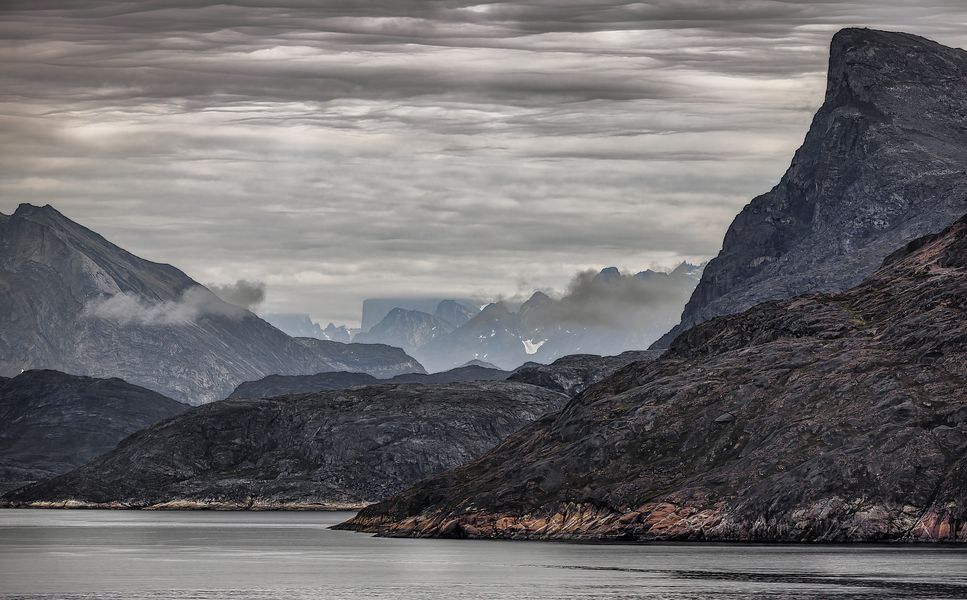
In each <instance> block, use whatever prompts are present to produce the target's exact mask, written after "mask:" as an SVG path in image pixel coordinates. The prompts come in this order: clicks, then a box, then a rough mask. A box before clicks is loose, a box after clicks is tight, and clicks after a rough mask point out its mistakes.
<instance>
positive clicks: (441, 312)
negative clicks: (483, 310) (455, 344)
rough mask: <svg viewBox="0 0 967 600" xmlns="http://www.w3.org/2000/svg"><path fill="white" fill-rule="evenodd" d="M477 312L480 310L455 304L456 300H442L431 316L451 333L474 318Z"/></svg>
mask: <svg viewBox="0 0 967 600" xmlns="http://www.w3.org/2000/svg"><path fill="white" fill-rule="evenodd" d="M479 312H480V309H478V308H476V307H469V306H467V305H466V304H461V303H459V302H457V301H456V300H444V301H443V302H440V304H438V305H437V307H436V311H434V313H433V316H434V317H435V318H436V319H437V320H439V321H443V322H444V323H446V324H447V325H448V326H449V327H450V330H451V331H452V330H454V329H456V328H457V327H460V326H461V325H463V324H464V323H466V322H467V321H469V320H470V319H472V318H474V316H475V315H476V314H477V313H479Z"/></svg>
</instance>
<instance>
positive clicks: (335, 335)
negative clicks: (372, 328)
mask: <svg viewBox="0 0 967 600" xmlns="http://www.w3.org/2000/svg"><path fill="white" fill-rule="evenodd" d="M259 317H261V318H262V319H263V320H264V321H265V322H267V323H268V324H269V325H272V326H273V327H275V328H276V329H278V330H279V331H281V332H283V333H285V334H286V335H289V336H292V337H307V338H315V339H317V340H329V341H333V342H342V343H343V344H348V343H350V342H352V341H353V333H354V332H353V331H352V330H350V329H349V328H348V327H346V326H345V325H333V324H332V323H329V324H328V325H326V326H325V327H324V328H323V327H320V326H319V324H318V323H316V322H314V321H313V320H312V319H311V318H310V317H309V315H306V314H299V313H262V314H259Z"/></svg>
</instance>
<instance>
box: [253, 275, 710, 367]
mask: <svg viewBox="0 0 967 600" xmlns="http://www.w3.org/2000/svg"><path fill="white" fill-rule="evenodd" d="M703 270H704V264H701V265H692V264H689V263H682V264H680V265H679V266H678V267H676V268H675V269H673V270H671V271H668V272H663V271H655V270H651V269H648V270H645V271H641V272H638V273H635V274H624V273H621V272H619V270H618V269H617V268H615V267H608V268H605V269H602V270H601V271H599V272H596V271H582V272H580V273H577V274H576V275H575V276H574V277H573V279H572V280H571V281H570V283H569V284H568V286H567V288H566V289H565V290H564V291H563V292H560V293H557V292H553V291H549V292H544V291H536V292H534V293H533V294H532V295H531V296H529V297H528V298H527V299H526V300H524V301H523V302H521V301H519V300H518V301H514V300H508V299H501V300H497V301H494V302H490V303H485V304H484V305H483V306H482V307H478V306H477V305H476V304H475V303H474V302H473V301H472V300H467V299H443V298H378V299H367V300H366V301H364V302H363V309H362V323H363V328H362V329H361V330H359V331H358V332H350V330H349V329H347V328H345V327H338V328H337V327H336V326H334V325H333V324H331V323H330V324H329V325H328V326H327V327H326V328H325V329H323V328H322V327H320V326H319V325H318V324H316V323H314V322H312V321H311V320H310V319H309V316H308V315H272V314H267V315H262V316H263V318H265V319H266V320H267V321H269V322H270V323H272V324H274V325H276V326H277V327H279V328H280V329H282V330H283V331H285V332H286V333H289V334H290V335H304V336H309V337H316V338H319V339H330V340H336V341H348V340H349V339H351V340H352V341H354V342H357V343H366V344H386V345H389V346H396V347H398V348H402V349H403V350H404V351H405V352H407V353H408V354H410V355H412V356H413V357H414V358H416V359H417V360H419V361H420V363H421V364H423V366H424V367H426V368H427V369H428V370H430V371H431V372H436V371H444V370H447V369H451V368H454V367H457V366H460V365H462V364H464V363H466V362H468V361H472V360H483V361H487V362H490V363H493V364H494V365H497V366H498V367H500V368H502V369H507V370H512V369H515V368H517V367H519V366H520V365H522V364H524V363H525V362H528V361H533V362H540V363H550V362H553V361H554V360H556V359H558V358H560V357H562V356H566V355H569V354H598V355H603V356H612V355H617V354H621V353H622V352H625V351H627V350H640V349H643V348H647V347H648V346H649V345H650V344H651V343H652V342H654V341H655V340H657V339H658V338H659V337H660V336H661V335H662V334H664V333H665V332H667V331H668V330H669V329H670V328H671V327H673V326H674V325H675V324H676V323H677V322H678V319H679V315H680V314H681V310H682V308H683V307H684V306H685V302H686V301H687V300H688V298H689V296H690V295H691V292H692V290H693V289H694V288H695V286H696V284H697V283H698V281H699V280H700V278H701V276H702V272H703ZM367 326H368V327H367Z"/></svg>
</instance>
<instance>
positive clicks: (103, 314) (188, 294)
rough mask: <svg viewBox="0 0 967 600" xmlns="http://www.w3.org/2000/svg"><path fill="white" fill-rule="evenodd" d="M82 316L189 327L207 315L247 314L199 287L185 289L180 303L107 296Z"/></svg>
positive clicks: (92, 302) (126, 295)
mask: <svg viewBox="0 0 967 600" xmlns="http://www.w3.org/2000/svg"><path fill="white" fill-rule="evenodd" d="M82 314H83V315H84V316H85V317H88V318H95V319H103V320H107V321H113V322H115V323H118V324H120V325H144V326H159V325H189V324H191V323H194V322H196V321H197V320H198V319H199V318H201V317H203V316H205V315H217V316H222V317H230V318H234V319H240V318H242V317H243V316H244V315H245V314H246V313H245V311H244V310H242V309H241V308H239V307H237V306H233V305H230V304H226V303H225V302H222V301H221V300H219V299H218V298H217V297H216V296H215V295H214V294H212V293H211V292H209V291H208V290H206V289H205V288H204V287H201V286H196V287H193V288H189V289H187V290H185V291H184V293H182V295H181V297H180V298H178V299H177V300H163V301H160V302H148V301H146V300H144V299H143V298H141V297H140V296H138V295H137V294H129V293H123V292H122V293H120V294H114V295H111V296H103V297H100V298H96V299H92V300H90V301H88V303H87V304H86V305H85V306H84V310H83V312H82Z"/></svg>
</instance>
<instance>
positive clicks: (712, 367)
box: [344, 217, 967, 542]
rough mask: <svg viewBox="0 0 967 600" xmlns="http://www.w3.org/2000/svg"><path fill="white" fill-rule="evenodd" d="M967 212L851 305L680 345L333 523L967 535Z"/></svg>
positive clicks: (496, 529) (893, 263)
mask: <svg viewBox="0 0 967 600" xmlns="http://www.w3.org/2000/svg"><path fill="white" fill-rule="evenodd" d="M965 390H967V217H965V218H963V219H961V220H960V221H958V222H957V223H956V224H955V225H953V226H951V227H950V228H948V229H947V230H945V231H944V232H942V233H940V234H936V235H931V236H927V237H925V238H922V239H919V240H917V241H915V242H912V243H910V244H909V245H908V246H906V247H905V248H904V249H902V250H900V251H898V252H896V253H894V254H892V255H891V256H889V257H888V258H887V259H886V261H885V263H884V265H883V267H882V268H881V269H879V270H878V271H877V272H876V273H875V274H874V275H873V276H871V277H870V278H868V279H867V280H866V281H865V282H863V283H862V284H860V285H859V286H857V287H855V288H853V289H851V290H849V291H848V292H845V293H840V294H831V295H822V294H813V295H806V296H801V297H798V298H795V299H793V300H787V301H773V302H767V303H764V304H762V305H759V306H757V307H755V308H753V309H751V310H749V311H747V312H744V313H741V314H738V315H732V316H727V317H719V318H716V319H713V320H711V321H708V322H706V323H704V324H702V325H699V326H697V327H694V328H692V329H691V330H689V331H687V332H686V333H684V334H683V335H681V336H679V337H678V338H677V339H676V341H675V343H674V344H673V345H672V347H671V349H670V350H669V351H668V352H666V353H665V354H664V355H663V356H662V357H661V358H659V359H658V360H656V361H653V362H651V363H647V364H644V365H642V364H640V363H633V364H631V365H629V366H628V367H626V368H625V369H623V370H621V371H619V372H618V373H616V374H615V375H613V376H612V377H611V378H609V379H606V380H605V381H603V382H601V383H599V384H597V385H596V386H594V387H592V388H591V389H589V390H588V391H586V392H585V393H584V394H582V395H581V396H578V397H577V398H576V399H574V400H572V401H571V402H570V403H569V404H568V405H567V407H565V408H564V409H563V410H562V411H561V412H559V413H554V414H551V415H548V416H546V417H544V418H543V419H541V420H539V421H538V422H536V423H534V424H533V425H531V426H529V427H527V428H525V429H524V430H522V431H520V432H518V433H517V434H515V435H513V436H511V437H510V438H509V439H507V440H506V441H505V442H503V443H502V444H501V445H500V446H498V447H497V448H495V449H494V450H493V451H491V452H490V453H488V454H487V455H485V456H483V457H482V458H480V459H479V460H477V461H475V462H473V463H470V464H468V465H466V466H464V467H462V468H459V469H456V470H453V471H450V472H448V473H445V474H442V475H440V476H438V477H435V478H432V479H430V480H427V481H424V482H422V483H420V484H418V485H417V486H415V487H414V488H412V489H410V490H407V491H406V492H404V493H402V494H400V495H398V496H395V497H393V498H390V499H388V500H386V501H384V502H381V503H380V504H377V505H374V506H371V507H369V508H367V509H365V510H363V511H362V512H361V513H359V515H358V516H357V517H356V518H355V519H353V520H352V521H350V522H348V523H347V524H346V525H344V527H346V528H351V529H358V530H363V531H375V532H380V533H383V534H387V535H407V536H466V537H499V538H514V539H587V540H635V541H644V540H716V541H725V540H741V541H788V542H806V541H808V542H869V541H923V542H937V541H943V542H967V500H965V499H967V391H965Z"/></svg>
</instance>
